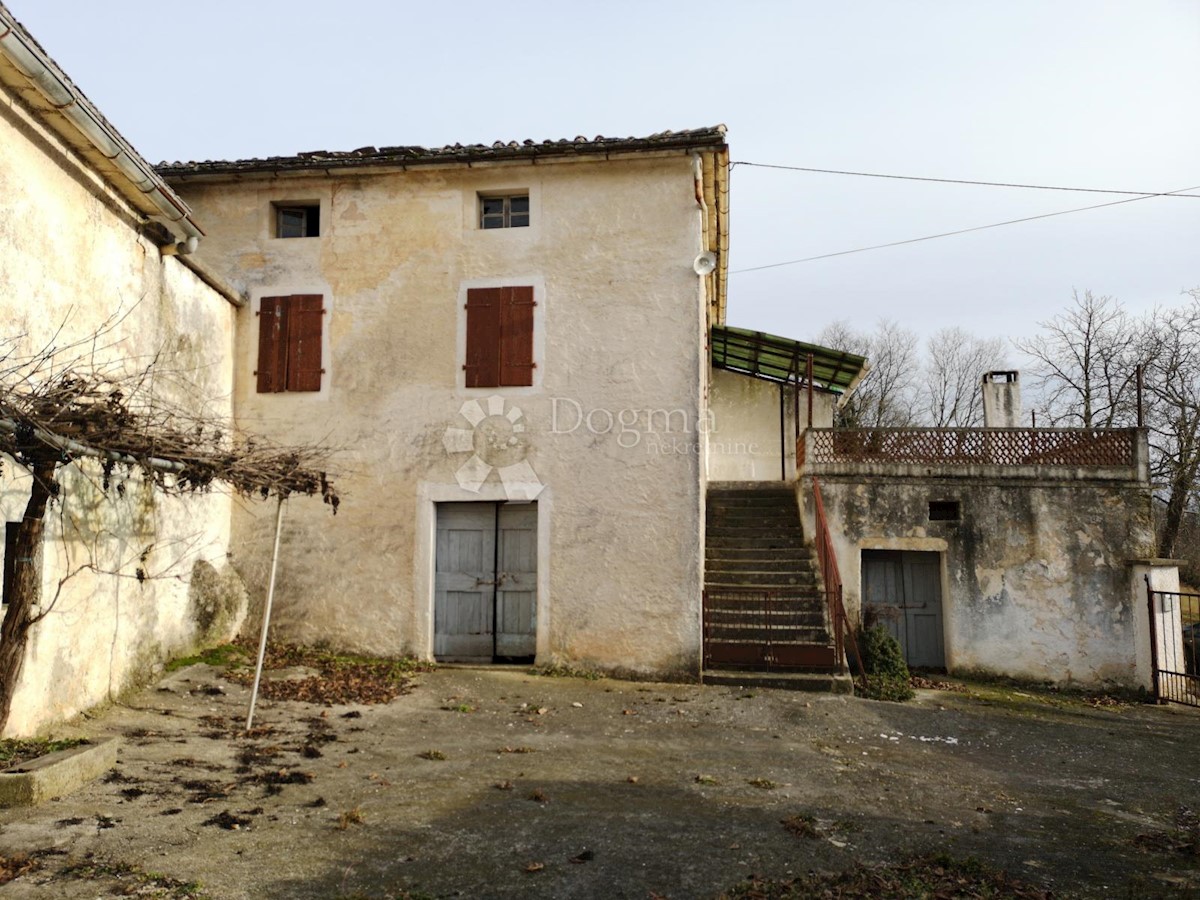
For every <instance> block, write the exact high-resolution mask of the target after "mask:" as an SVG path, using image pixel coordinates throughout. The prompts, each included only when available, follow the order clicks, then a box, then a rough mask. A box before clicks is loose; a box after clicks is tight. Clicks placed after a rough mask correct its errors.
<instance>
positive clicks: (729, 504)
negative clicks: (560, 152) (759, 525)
mask: <svg viewBox="0 0 1200 900" xmlns="http://www.w3.org/2000/svg"><path fill="white" fill-rule="evenodd" d="M705 506H707V507H708V508H709V509H712V508H714V507H716V508H718V509H790V510H796V509H799V506H798V505H797V503H796V497H795V495H794V494H780V495H777V496H772V495H767V496H762V497H758V496H754V497H735V496H732V495H729V496H724V497H722V496H713V495H712V494H709V495H708V499H707V502H706V503H705Z"/></svg>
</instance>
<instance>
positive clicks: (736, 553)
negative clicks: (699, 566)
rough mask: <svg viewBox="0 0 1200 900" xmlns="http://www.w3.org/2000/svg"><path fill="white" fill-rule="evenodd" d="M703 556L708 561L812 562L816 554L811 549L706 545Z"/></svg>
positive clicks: (802, 547)
mask: <svg viewBox="0 0 1200 900" xmlns="http://www.w3.org/2000/svg"><path fill="white" fill-rule="evenodd" d="M704 555H705V556H706V557H708V558H709V559H778V560H780V561H783V560H804V559H807V560H812V559H816V553H815V552H814V551H813V548H812V547H808V546H801V547H777V548H774V549H772V548H770V547H758V546H750V547H743V546H737V545H735V546H732V547H726V546H723V545H722V544H713V543H707V544H706V545H705V548H704Z"/></svg>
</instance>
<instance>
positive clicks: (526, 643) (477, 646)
mask: <svg viewBox="0 0 1200 900" xmlns="http://www.w3.org/2000/svg"><path fill="white" fill-rule="evenodd" d="M435 553H436V560H435V565H436V576H435V580H434V617H433V618H434V624H433V630H434V638H433V653H434V656H435V658H437V659H439V660H442V661H444V662H492V661H494V660H495V659H497V658H507V659H514V658H520V659H532V657H533V656H534V654H535V652H536V634H537V627H536V618H535V616H536V610H537V506H536V505H535V504H527V505H513V506H509V505H506V504H496V503H442V504H439V505H438V508H437V547H436V550H435Z"/></svg>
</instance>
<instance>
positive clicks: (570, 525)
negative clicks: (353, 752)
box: [178, 154, 705, 674]
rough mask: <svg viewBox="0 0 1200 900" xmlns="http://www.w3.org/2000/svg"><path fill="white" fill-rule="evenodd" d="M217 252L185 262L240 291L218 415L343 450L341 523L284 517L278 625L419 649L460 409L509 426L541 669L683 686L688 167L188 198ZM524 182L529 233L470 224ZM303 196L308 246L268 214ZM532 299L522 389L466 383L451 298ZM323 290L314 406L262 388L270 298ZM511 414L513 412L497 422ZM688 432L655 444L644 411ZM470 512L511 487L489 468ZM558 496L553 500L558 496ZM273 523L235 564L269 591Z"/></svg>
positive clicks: (692, 557) (694, 577) (688, 640)
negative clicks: (594, 668)
mask: <svg viewBox="0 0 1200 900" xmlns="http://www.w3.org/2000/svg"><path fill="white" fill-rule="evenodd" d="M178 189H179V190H180V192H181V193H182V194H183V195H184V197H185V199H187V200H188V201H189V203H191V204H192V205H193V206H194V208H195V209H196V211H197V214H198V216H199V217H200V219H201V220H202V221H204V222H205V223H206V225H208V226H209V228H210V231H211V234H212V238H211V239H210V240H208V241H206V242H205V243H204V244H203V245H202V247H201V250H200V256H201V258H202V259H204V260H205V261H206V262H208V263H209V264H210V265H211V266H213V267H214V268H216V269H217V270H218V271H220V272H222V273H223V274H224V276H225V277H226V278H228V279H229V280H230V281H232V282H234V283H235V284H237V285H239V286H240V287H243V288H244V289H245V290H247V291H248V292H249V294H250V296H251V298H252V304H251V307H250V308H248V309H246V310H243V311H242V312H241V314H240V316H239V322H238V334H237V348H238V349H237V355H238V361H237V376H236V398H237V400H236V408H237V412H238V416H239V418H240V420H241V421H242V422H243V423H244V424H245V425H247V426H252V427H255V428H262V429H264V430H266V431H267V432H268V433H271V434H273V435H274V436H276V437H278V438H279V439H283V440H288V441H297V440H300V441H303V440H322V441H330V442H332V443H334V444H337V445H340V446H342V447H344V448H346V452H345V454H344V455H343V457H342V462H341V467H340V468H341V471H340V473H339V481H338V485H339V488H340V489H341V491H342V496H343V504H342V506H341V509H340V511H339V514H338V515H337V517H336V518H331V517H330V516H329V515H328V512H327V509H326V508H323V507H321V505H320V504H307V503H301V502H299V501H293V502H291V503H290V509H289V512H288V518H287V522H286V525H285V530H284V538H283V542H284V548H283V556H282V561H281V566H280V573H279V585H278V601H279V606H278V610H279V611H278V615H277V616H276V618H275V622H276V623H277V624H278V628H279V632H278V633H279V634H282V635H287V636H288V637H291V638H294V639H297V640H303V641H323V642H327V643H331V644H336V645H338V646H342V647H350V648H357V649H360V650H364V651H370V652H375V653H390V654H397V653H415V654H418V655H420V656H428V655H429V654H430V653H431V652H432V644H433V641H432V603H433V592H432V576H431V572H432V565H433V560H432V552H433V550H432V531H431V529H432V527H433V521H434V520H433V516H434V507H433V503H434V502H436V501H438V500H439V499H440V500H445V499H447V498H454V499H462V497H463V496H464V493H463V490H462V489H461V488H460V486H459V484H458V482H457V480H456V477H455V473H456V471H457V470H458V468H459V467H460V466H461V465H462V464H463V463H464V462H465V461H466V460H467V459H468V458H469V456H470V454H469V453H452V452H449V451H448V450H447V449H446V447H445V445H444V444H443V437H444V436H445V434H446V432H447V429H469V428H470V427H471V426H470V423H469V422H468V421H467V420H466V419H465V418H464V417H463V416H462V415H461V414H460V409H461V408H462V406H463V404H464V403H465V402H467V401H470V400H475V401H479V402H482V403H484V404H485V405H486V403H487V401H488V398H490V397H493V396H495V397H499V398H500V402H501V403H502V406H503V409H504V411H505V412H506V413H512V410H513V409H514V407H515V408H516V409H517V410H519V412H520V414H521V421H522V424H524V425H525V432H524V434H525V436H526V438H527V441H528V445H527V446H528V453H527V457H526V458H527V461H528V462H529V464H530V465H531V466H532V468H533V470H534V472H535V473H536V476H537V477H538V479H540V482H541V483H542V484H543V485H545V486H547V489H548V492H547V493H545V494H544V495H543V496H542V497H541V498H539V515H540V517H541V518H540V521H539V530H540V534H541V538H540V540H541V542H542V546H541V566H542V569H543V573H542V579H541V583H540V588H539V590H540V597H539V634H538V658H539V660H541V661H548V660H550V659H554V658H559V659H564V660H573V661H576V662H578V663H584V664H594V665H601V666H604V667H606V668H610V669H628V670H631V671H638V672H658V673H665V672H677V673H687V674H695V673H696V672H697V671H698V667H699V659H700V610H699V604H700V590H701V559H702V551H701V528H700V523H701V522H702V515H701V510H702V498H701V494H700V481H701V478H700V472H701V471H702V470H701V465H702V462H703V460H702V457H703V454H704V451H705V447H704V442H703V440H702V438H701V437H699V436H698V434H697V432H696V423H697V421H698V420H699V417H700V409H701V402H702V401H701V397H702V379H703V377H704V370H703V368H702V364H703V362H704V356H703V321H704V318H703V317H704V307H703V295H702V290H701V282H700V280H699V279H698V278H697V277H696V275H695V273H694V272H693V271H692V267H691V266H692V261H693V259H694V258H695V256H696V254H697V253H698V252H699V249H700V246H699V241H700V214H699V209H698V206H697V204H696V201H695V192H694V187H693V181H692V168H691V162H690V158H689V157H688V156H686V155H682V154H681V155H677V156H676V155H672V156H669V157H640V158H637V159H623V160H613V161H604V160H595V159H593V160H578V161H568V162H545V161H540V162H539V163H538V164H537V165H536V166H533V165H529V164H527V163H521V164H516V165H501V166H493V167H488V166H484V167H479V168H472V169H461V168H434V169H426V170H422V171H412V172H407V173H405V172H392V173H380V174H369V173H361V172H352V173H346V174H343V175H338V176H337V177H327V176H323V175H321V176H300V177H290V178H289V177H281V178H277V179H262V180H243V181H239V182H238V183H226V184H211V183H210V184H205V183H200V182H197V183H194V184H181V185H178ZM505 190H509V191H512V190H527V191H528V192H529V194H530V198H531V207H532V210H533V223H534V224H533V225H532V226H531V227H529V228H519V229H504V230H490V231H481V230H479V229H478V228H477V227H476V222H475V215H476V212H475V210H476V197H477V194H478V193H479V192H485V191H486V192H499V191H505ZM312 198H317V199H319V200H320V202H321V204H322V235H321V236H320V237H319V238H308V239H283V240H281V239H276V238H272V237H270V229H269V218H268V213H267V212H266V211H269V209H270V204H271V203H272V202H280V201H287V200H294V199H312ZM485 284H486V285H495V284H513V285H526V284H528V285H533V286H534V288H535V297H536V300H537V303H538V304H539V305H538V307H537V309H536V322H535V342H536V344H537V350H536V356H537V363H538V370H537V373H536V376H535V383H534V385H533V386H532V387H527V388H501V389H479V390H472V389H467V388H465V387H464V386H463V381H462V376H461V365H462V361H463V360H462V340H463V339H462V328H463V325H462V321H463V319H462V304H463V299H464V296H465V289H466V288H467V287H470V286H476V285H485ZM293 291H295V292H299V291H303V292H321V293H323V294H324V295H325V298H326V306H327V308H328V309H329V313H328V315H327V317H326V319H327V321H326V326H327V334H328V342H329V349H330V353H329V355H328V356H327V357H326V362H325V368H326V370H327V371H326V376H325V381H324V383H323V389H322V391H321V392H320V393H317V394H307V395H306V394H286V393H284V394H272V395H259V394H257V393H255V383H254V379H253V377H252V372H253V370H254V368H255V356H256V352H257V349H256V347H257V345H256V341H257V327H258V326H257V321H256V316H255V314H254V313H255V309H256V308H257V301H258V298H259V297H261V296H264V295H273V294H278V293H290V292H293ZM512 414H513V415H515V413H512ZM651 415H654V416H666V415H675V416H676V417H677V421H680V422H682V423H684V425H683V427H685V428H686V429H687V433H686V434H684V435H682V436H683V437H686V438H687V440H685V441H681V442H680V443H679V445H678V446H675V445H672V446H671V447H669V448H664V447H662V446H661V445H660V444H659V443H657V442H656V441H654V440H652V438H653V437H654V435H651V434H649V431H650V426H649V425H648V424H647V423H648V421H649V417H650V416H651ZM467 496H474V497H476V498H478V499H490V498H493V497H496V496H503V492H502V490H501V487H500V482H499V481H498V480H497V476H496V474H495V473H493V474H492V476H491V478H490V480H489V481H488V482H487V483H486V484H485V486H484V488H483V490H482V491H480V492H479V493H478V494H467ZM551 497H552V498H553V501H552V502H551V500H550V498H551ZM269 526H270V517H269V515H267V514H266V513H262V512H259V511H256V510H253V509H249V510H239V511H238V512H237V513H236V515H235V526H234V530H235V560H236V564H237V565H238V567H239V569H240V571H242V572H243V573H244V575H245V576H246V577H247V578H248V580H249V581H250V582H251V583H252V584H253V585H256V586H257V587H258V589H259V590H260V591H261V589H262V586H263V584H264V582H265V571H266V564H267V556H266V550H267V549H268V546H269V544H268V532H269Z"/></svg>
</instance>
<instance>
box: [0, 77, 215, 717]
mask: <svg viewBox="0 0 1200 900" xmlns="http://www.w3.org/2000/svg"><path fill="white" fill-rule="evenodd" d="M0 212H2V214H0V315H2V316H3V321H4V323H5V325H4V330H3V333H2V335H0V337H3V339H5V340H7V341H9V342H11V343H9V344H8V347H9V348H13V349H15V352H17V353H26V352H30V351H33V350H36V349H39V348H42V347H44V346H46V345H47V343H48V342H50V341H51V340H53V342H54V344H55V345H56V346H58V347H60V348H69V347H71V345H73V344H75V347H74V349H71V350H67V351H65V352H64V354H63V355H64V356H65V357H71V356H75V355H77V356H80V357H85V356H91V355H92V354H94V355H95V357H96V358H97V361H99V362H107V361H110V360H123V361H125V363H126V364H127V365H128V366H129V367H130V368H133V369H138V368H144V367H145V366H146V365H147V364H148V363H149V362H150V361H151V360H152V359H153V358H154V356H155V355H156V354H157V355H158V357H159V361H158V366H157V371H158V372H159V374H158V375H157V376H156V378H157V379H158V381H159V388H160V389H161V390H164V391H168V392H172V391H182V390H190V389H193V388H194V389H195V390H196V391H198V392H199V394H200V395H201V396H204V397H207V398H209V400H210V401H211V406H212V408H213V409H214V410H215V411H217V412H218V413H220V412H225V413H228V412H229V410H230V399H231V389H232V365H231V351H232V337H233V315H232V307H230V305H229V304H228V303H227V302H226V301H225V300H224V299H222V298H221V297H220V296H218V295H217V294H216V293H214V292H213V291H212V290H211V289H209V288H208V287H206V286H205V285H204V284H202V283H201V282H200V281H199V280H198V279H197V278H196V277H195V275H193V274H192V273H191V272H190V271H188V270H187V269H185V268H184V267H183V266H182V265H180V263H179V262H178V260H174V259H166V260H163V259H161V258H160V257H159V253H158V250H157V248H156V247H155V246H154V245H153V244H152V243H151V242H149V241H147V240H145V239H143V238H141V237H139V235H138V233H137V230H136V223H135V220H134V219H133V217H132V216H131V215H130V211H129V210H128V209H127V207H126V206H125V205H124V203H123V202H122V201H121V200H120V199H118V198H117V197H116V196H115V195H114V194H112V192H111V191H110V190H109V189H108V188H107V187H106V186H105V185H104V184H102V183H101V182H99V181H98V180H97V179H96V178H95V177H93V175H92V174H91V173H90V172H89V171H88V170H87V169H86V168H84V167H82V166H81V165H79V164H77V163H76V161H75V158H74V157H73V156H72V155H71V154H70V152H69V151H67V150H65V149H64V148H63V147H62V146H61V144H60V143H59V141H58V139H57V138H56V137H54V136H52V135H50V134H48V133H47V132H45V131H44V130H43V129H42V128H41V127H40V126H39V125H38V124H37V123H36V122H35V121H33V120H32V119H30V118H29V117H28V116H27V115H26V113H25V112H24V109H23V107H21V106H20V105H19V104H16V103H14V102H11V100H10V98H9V97H8V96H7V95H2V94H0ZM106 323H107V325H106ZM102 327H105V328H107V331H106V333H105V334H104V335H103V337H102V338H100V339H99V340H98V341H96V342H95V344H94V345H93V344H92V343H90V342H87V343H81V344H77V343H76V342H79V341H82V340H85V339H86V338H88V337H89V336H90V335H92V334H94V333H95V332H96V331H97V330H98V329H101V328H102ZM2 462H3V474H2V475H0V516H3V518H4V519H5V520H6V521H16V520H18V519H20V517H21V516H22V514H23V510H24V506H25V502H26V499H27V497H28V484H29V482H28V478H27V476H23V475H22V473H21V470H20V469H19V468H18V467H16V466H15V465H14V464H13V462H12V460H9V459H8V458H6V457H5V458H3V460H2ZM119 481H125V482H126V484H125V487H126V490H125V493H124V495H123V496H122V495H120V494H118V493H117V491H116V489H115V488H116V485H115V482H119ZM99 482H100V476H99V473H98V468H97V467H96V466H94V465H89V464H85V465H84V466H82V467H80V468H76V467H72V468H71V469H68V470H65V474H64V477H63V486H64V487H63V492H62V499H61V501H60V502H58V503H56V504H55V505H54V506H52V507H51V509H50V510H49V511H48V513H47V534H46V546H45V553H44V559H43V561H42V565H43V574H44V589H43V591H44V596H45V597H46V599H47V600H49V598H51V597H53V595H54V594H55V592H56V591H57V590H58V586H59V582H60V580H61V579H62V578H63V576H64V574H65V573H66V572H70V571H74V570H76V569H77V568H79V567H80V566H82V565H84V564H89V563H90V564H93V565H94V566H95V567H96V568H97V569H99V570H101V571H102V572H105V573H111V572H116V573H118V574H96V573H94V572H92V571H88V570H83V571H80V572H79V573H78V574H76V575H74V576H73V577H71V578H70V579H68V580H67V581H66V582H64V583H63V587H62V591H61V595H60V596H59V598H58V601H57V603H56V605H55V606H54V608H53V610H52V612H51V613H50V615H49V616H48V617H47V618H46V619H45V620H43V622H42V623H40V624H39V625H38V626H36V627H35V630H34V632H33V634H32V636H31V641H30V649H29V655H28V657H27V659H26V663H25V669H24V674H23V677H22V681H21V685H20V687H19V689H18V691H17V694H16V696H15V698H14V702H13V708H12V713H11V717H10V720H9V725H8V729H7V732H6V733H7V734H13V735H16V734H27V733H31V732H33V731H36V730H37V729H39V728H42V727H43V726H45V725H47V724H49V723H52V722H55V721H58V720H61V719H64V718H66V717H69V716H71V715H73V714H75V713H77V712H79V711H80V710H83V709H86V708H87V707H89V706H92V705H94V704H96V703H98V702H101V701H103V700H105V699H107V698H110V697H112V696H115V695H116V694H118V693H119V692H120V691H121V690H123V689H124V688H125V687H127V686H129V685H131V684H132V683H134V682H136V681H137V680H138V679H139V678H143V677H145V676H146V675H147V674H149V673H150V672H151V671H152V670H153V668H154V667H155V665H157V664H159V663H160V662H161V660H162V659H163V658H164V657H165V656H167V655H169V654H171V653H175V652H179V651H182V650H185V649H188V648H190V646H191V643H192V641H193V640H194V638H195V632H196V625H195V621H194V617H193V615H192V613H191V612H190V611H189V597H188V589H189V581H190V576H191V571H192V566H193V565H194V564H195V562H196V561H197V560H205V561H208V562H211V563H212V564H213V565H214V566H216V567H217V568H218V569H220V568H222V567H223V566H224V564H225V563H224V560H225V551H226V545H227V541H228V535H229V521H230V501H229V499H228V498H227V497H224V496H221V495H220V494H211V495H206V496H201V497H196V498H190V499H186V500H164V499H162V498H161V497H156V496H155V495H154V494H153V492H151V491H149V490H148V489H147V488H146V487H145V486H144V485H142V483H141V482H140V480H139V479H138V478H137V477H129V478H128V479H127V480H126V479H125V476H124V475H123V474H121V473H118V475H116V476H114V485H113V489H112V490H110V491H109V492H108V493H107V494H105V493H104V492H103V491H102V490H101V489H100V487H99ZM146 548H150V549H149V550H148V552H145V553H144V551H146ZM143 553H144V559H143V558H142V557H143ZM138 567H141V568H143V570H144V571H146V572H148V573H149V574H150V575H151V576H153V577H151V578H149V579H148V580H145V581H143V582H139V581H138V580H137V579H136V577H135V572H136V569H137V568H138ZM159 576H161V577H159Z"/></svg>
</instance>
